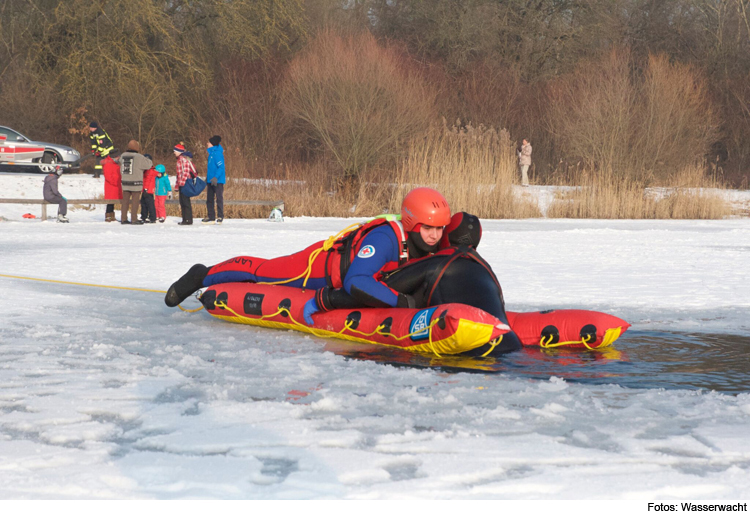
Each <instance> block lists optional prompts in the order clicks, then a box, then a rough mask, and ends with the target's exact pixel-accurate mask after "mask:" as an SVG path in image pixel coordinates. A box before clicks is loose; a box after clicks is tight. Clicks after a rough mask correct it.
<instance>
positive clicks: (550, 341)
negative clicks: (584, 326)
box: [539, 334, 596, 350]
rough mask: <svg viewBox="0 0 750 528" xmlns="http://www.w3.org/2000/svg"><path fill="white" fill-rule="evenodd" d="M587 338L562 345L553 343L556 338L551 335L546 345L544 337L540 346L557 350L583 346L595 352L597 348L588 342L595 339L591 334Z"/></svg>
mask: <svg viewBox="0 0 750 528" xmlns="http://www.w3.org/2000/svg"><path fill="white" fill-rule="evenodd" d="M586 337H587V338H588V339H586V338H584V339H581V340H580V341H562V342H560V343H552V340H553V339H554V338H555V336H553V335H550V336H549V339H548V340H547V342H546V343H545V342H544V336H542V339H541V340H540V341H539V346H540V347H542V348H557V347H561V346H568V345H583V346H585V347H586V348H588V349H589V350H594V349H595V348H596V347H590V346H589V344H588V341H591V340H592V339H595V338H591V334H589V335H587V336H586Z"/></svg>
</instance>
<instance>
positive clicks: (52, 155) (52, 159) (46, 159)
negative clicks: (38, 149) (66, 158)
mask: <svg viewBox="0 0 750 528" xmlns="http://www.w3.org/2000/svg"><path fill="white" fill-rule="evenodd" d="M59 162H60V156H58V155H57V152H50V151H45V152H44V155H43V156H42V163H59Z"/></svg>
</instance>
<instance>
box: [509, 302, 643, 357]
mask: <svg viewBox="0 0 750 528" xmlns="http://www.w3.org/2000/svg"><path fill="white" fill-rule="evenodd" d="M505 313H506V315H507V316H508V324H509V325H510V327H511V328H512V329H513V331H514V332H515V333H516V335H517V336H518V339H520V341H521V343H522V344H523V345H524V346H540V347H550V348H552V347H565V348H601V347H606V346H609V345H611V344H612V343H614V342H615V340H617V338H618V337H620V335H622V334H623V333H624V332H625V331H626V330H627V329H628V328H630V324H628V323H627V322H626V321H623V320H622V319H620V318H619V317H615V316H614V315H609V314H606V313H602V312H594V311H591V310H544V311H542V312H521V313H519V312H505Z"/></svg>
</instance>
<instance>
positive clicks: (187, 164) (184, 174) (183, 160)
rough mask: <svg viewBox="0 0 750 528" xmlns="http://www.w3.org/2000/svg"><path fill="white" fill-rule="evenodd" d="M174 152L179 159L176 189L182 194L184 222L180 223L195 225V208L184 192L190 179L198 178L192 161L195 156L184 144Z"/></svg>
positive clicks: (175, 147) (178, 145)
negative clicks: (184, 187)
mask: <svg viewBox="0 0 750 528" xmlns="http://www.w3.org/2000/svg"><path fill="white" fill-rule="evenodd" d="M172 150H173V152H174V156H175V158H177V169H176V171H175V173H176V174H177V182H176V183H175V188H176V189H177V191H178V192H179V194H180V212H181V213H182V222H179V225H193V206H192V204H191V203H190V197H189V196H187V195H186V194H185V193H184V192H183V191H182V188H183V186H184V185H185V183H187V180H188V178H195V177H196V176H197V172H196V170H195V166H194V165H193V161H192V157H193V154H192V153H191V152H188V150H187V148H185V145H184V144H183V143H178V144H177V145H175V146H174V149H172Z"/></svg>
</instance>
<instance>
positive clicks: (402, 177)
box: [390, 123, 541, 218]
mask: <svg viewBox="0 0 750 528" xmlns="http://www.w3.org/2000/svg"><path fill="white" fill-rule="evenodd" d="M516 160H517V158H516V153H515V145H514V144H513V142H511V140H510V136H509V134H508V132H507V131H505V130H500V131H499V132H498V131H496V130H494V129H492V128H485V127H483V126H479V127H476V128H475V127H472V126H471V125H467V126H460V125H459V126H453V127H451V128H448V127H447V126H445V123H444V126H443V127H442V128H441V129H435V130H432V131H431V132H430V133H429V134H428V135H427V137H426V138H424V139H423V140H421V141H417V142H414V143H413V144H412V146H411V148H410V149H409V153H408V155H407V156H406V159H405V160H404V161H403V163H402V165H401V167H400V169H399V171H398V174H397V176H396V187H395V192H394V193H393V195H392V199H391V202H390V209H391V210H392V211H395V210H398V208H399V207H400V204H401V200H402V199H403V197H404V196H405V195H406V193H407V192H409V190H411V189H412V188H414V187H419V186H427V187H433V188H435V189H438V190H439V191H440V192H442V193H443V195H444V196H445V197H446V198H447V199H448V203H449V204H450V205H451V209H452V210H453V211H468V212H471V213H472V214H475V215H477V216H479V217H482V218H529V217H538V216H541V213H540V211H539V207H538V205H537V204H536V202H534V201H531V200H529V199H528V198H525V197H519V196H517V195H516V193H515V192H514V190H513V182H514V181H517V179H518V165H517V161H516Z"/></svg>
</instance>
